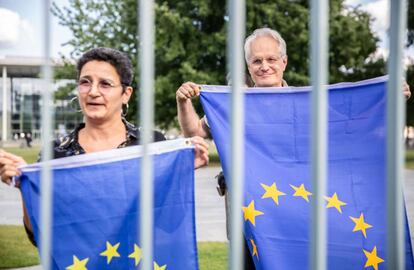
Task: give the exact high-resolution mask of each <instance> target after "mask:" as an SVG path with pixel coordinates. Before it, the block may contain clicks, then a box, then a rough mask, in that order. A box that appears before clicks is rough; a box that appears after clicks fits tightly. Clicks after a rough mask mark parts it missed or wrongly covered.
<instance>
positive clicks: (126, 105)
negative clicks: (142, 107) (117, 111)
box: [121, 103, 129, 117]
mask: <svg viewBox="0 0 414 270" xmlns="http://www.w3.org/2000/svg"><path fill="white" fill-rule="evenodd" d="M124 108H125V110H124ZM128 109H129V105H128V103H126V104H122V112H121V115H122V117H125V116H126V115H127V114H128Z"/></svg>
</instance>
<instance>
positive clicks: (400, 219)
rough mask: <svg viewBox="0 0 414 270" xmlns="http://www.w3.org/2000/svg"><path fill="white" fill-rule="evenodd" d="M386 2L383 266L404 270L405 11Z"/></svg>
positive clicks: (399, 2)
mask: <svg viewBox="0 0 414 270" xmlns="http://www.w3.org/2000/svg"><path fill="white" fill-rule="evenodd" d="M390 2H391V11H390V12H391V14H390V18H391V21H390V22H391V25H390V31H389V32H390V58H389V61H388V73H389V81H388V86H387V264H388V269H394V270H402V269H405V263H404V261H405V260H404V255H405V254H404V252H405V249H404V208H403V197H402V191H403V189H402V180H403V177H404V175H403V157H404V145H403V128H404V119H405V104H404V100H403V99H404V98H403V95H402V94H401V89H402V80H403V66H402V65H403V63H402V56H403V46H404V45H403V40H404V35H405V26H406V25H405V23H406V12H407V9H406V1H404V0H392V1H390Z"/></svg>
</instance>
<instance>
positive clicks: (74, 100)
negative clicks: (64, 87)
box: [69, 96, 82, 112]
mask: <svg viewBox="0 0 414 270" xmlns="http://www.w3.org/2000/svg"><path fill="white" fill-rule="evenodd" d="M69 104H70V107H71V108H72V109H73V110H74V111H76V112H82V110H81V108H80V106H79V102H78V97H77V96H75V97H73V98H71V100H70V102H69Z"/></svg>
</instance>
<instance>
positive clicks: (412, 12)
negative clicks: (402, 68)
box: [407, 0, 414, 46]
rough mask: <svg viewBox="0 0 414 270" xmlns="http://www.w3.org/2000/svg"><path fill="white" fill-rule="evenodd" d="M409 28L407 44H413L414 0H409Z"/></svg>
mask: <svg viewBox="0 0 414 270" xmlns="http://www.w3.org/2000/svg"><path fill="white" fill-rule="evenodd" d="M407 29H408V32H407V41H408V43H407V46H411V45H413V44H414V0H408V14H407Z"/></svg>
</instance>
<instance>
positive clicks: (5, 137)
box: [1, 66, 8, 142]
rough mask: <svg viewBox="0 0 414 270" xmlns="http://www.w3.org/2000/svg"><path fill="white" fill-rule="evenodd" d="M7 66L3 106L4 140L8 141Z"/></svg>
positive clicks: (5, 69) (4, 68)
mask: <svg viewBox="0 0 414 270" xmlns="http://www.w3.org/2000/svg"><path fill="white" fill-rule="evenodd" d="M6 80H7V68H6V67H5V66H4V67H3V89H2V90H3V106H2V110H3V111H2V117H3V118H2V133H1V134H2V136H1V138H2V141H3V142H6V141H7V135H8V134H7V125H8V123H7V107H8V99H7V81H6Z"/></svg>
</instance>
